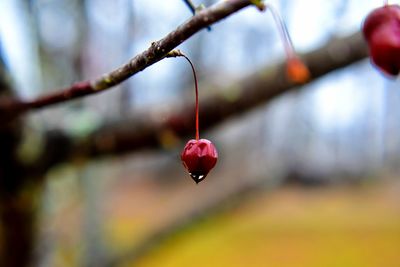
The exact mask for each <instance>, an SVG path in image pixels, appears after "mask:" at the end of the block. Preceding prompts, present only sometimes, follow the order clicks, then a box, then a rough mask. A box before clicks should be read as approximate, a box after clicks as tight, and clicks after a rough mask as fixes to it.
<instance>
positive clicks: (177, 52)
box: [166, 49, 200, 141]
mask: <svg viewBox="0 0 400 267" xmlns="http://www.w3.org/2000/svg"><path fill="white" fill-rule="evenodd" d="M166 57H184V58H185V59H186V61H187V62H189V64H190V67H191V68H192V72H193V78H194V89H195V93H196V107H195V114H196V115H195V116H196V140H197V141H198V140H199V139H200V134H199V88H198V84H197V75H196V70H195V68H194V65H193V63H192V61H190V59H189V58H188V57H187V56H186V55H185V54H183V53H182V52H181V51H180V50H178V49H177V50H172V51H171V52H169V53H168V54H167V55H166Z"/></svg>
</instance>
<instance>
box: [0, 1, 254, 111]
mask: <svg viewBox="0 0 400 267" xmlns="http://www.w3.org/2000/svg"><path fill="white" fill-rule="evenodd" d="M252 4H253V3H252V1H250V0H229V1H221V2H219V3H217V4H215V5H213V6H211V7H209V8H206V9H203V10H201V11H199V12H196V14H195V15H194V16H193V17H191V18H190V19H189V20H188V21H186V22H185V23H183V24H181V25H180V26H179V27H178V28H176V29H175V30H174V31H172V32H170V33H169V34H168V35H167V36H165V37H164V38H162V39H161V40H159V41H156V42H153V43H152V44H151V45H150V47H149V48H148V49H147V50H145V51H144V52H142V53H140V54H138V55H137V56H135V57H134V58H133V59H131V60H130V61H129V62H128V63H126V64H125V65H123V66H121V67H119V68H117V69H115V70H113V71H111V72H110V73H107V74H105V75H103V76H101V77H99V78H97V79H94V80H92V81H85V82H79V83H76V84H74V85H72V86H71V87H68V88H64V89H61V90H58V91H56V92H55V93H52V94H49V95H45V96H41V97H39V98H37V99H34V100H30V101H22V100H19V99H8V98H7V99H0V119H1V118H3V119H7V118H9V117H15V116H16V115H18V114H21V113H23V112H26V111H28V110H32V109H38V108H43V107H47V106H50V105H54V104H57V103H62V102H66V101H69V100H72V99H75V98H79V97H83V96H86V95H91V94H95V93H99V92H102V91H104V90H106V89H109V88H111V87H113V86H115V85H117V84H119V83H121V82H123V81H125V80H126V79H128V78H129V77H131V76H133V75H135V74H136V73H138V72H140V71H142V70H144V69H145V68H147V67H149V66H151V65H152V64H154V63H156V62H158V61H160V60H161V59H163V58H164V57H165V56H166V55H167V53H168V52H170V51H171V50H172V49H174V48H175V47H177V46H178V45H180V44H181V43H183V42H184V41H185V40H187V39H188V38H190V37H191V36H192V35H193V34H195V33H196V32H198V31H199V30H201V29H203V28H205V27H207V26H209V25H211V24H213V23H215V22H217V21H219V20H222V19H224V18H225V17H227V16H229V15H231V14H232V13H235V12H237V11H239V10H240V9H242V8H245V7H247V6H249V5H252Z"/></svg>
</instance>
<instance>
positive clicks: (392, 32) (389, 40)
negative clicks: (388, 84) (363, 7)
mask: <svg viewBox="0 0 400 267" xmlns="http://www.w3.org/2000/svg"><path fill="white" fill-rule="evenodd" d="M362 31H363V34H364V37H365V39H366V40H367V43H368V48H369V53H370V58H371V61H372V63H373V64H374V65H375V66H377V67H378V68H379V69H380V70H381V71H382V72H383V73H385V74H387V75H391V76H395V75H398V74H399V72H400V6H399V5H388V4H386V5H384V6H383V7H380V8H377V9H375V10H373V11H372V12H371V13H370V14H369V15H368V16H367V17H366V19H365V21H364V25H363V27H362Z"/></svg>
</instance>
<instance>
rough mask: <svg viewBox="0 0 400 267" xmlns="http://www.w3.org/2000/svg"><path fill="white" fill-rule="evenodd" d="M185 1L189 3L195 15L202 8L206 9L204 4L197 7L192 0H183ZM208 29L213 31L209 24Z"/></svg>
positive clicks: (188, 5)
mask: <svg viewBox="0 0 400 267" xmlns="http://www.w3.org/2000/svg"><path fill="white" fill-rule="evenodd" d="M183 2H184V3H185V4H186V5H187V7H188V8H189V9H190V11H191V12H192V14H193V16H194V15H195V14H196V12H198V11H199V10H201V9H204V5H200V6H199V7H197V8H196V6H195V5H194V4H193V2H192V1H191V0H183ZM207 30H208V31H211V27H210V26H207Z"/></svg>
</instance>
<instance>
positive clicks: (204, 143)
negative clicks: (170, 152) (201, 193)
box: [181, 139, 218, 183]
mask: <svg viewBox="0 0 400 267" xmlns="http://www.w3.org/2000/svg"><path fill="white" fill-rule="evenodd" d="M217 159H218V152H217V149H216V148H215V146H214V144H213V143H211V141H209V140H207V139H200V140H195V139H192V140H189V141H188V142H187V144H186V146H185V148H184V149H183V151H182V153H181V160H182V163H183V165H184V166H185V168H186V169H187V170H188V172H189V174H190V176H191V177H192V179H193V180H194V181H195V182H196V183H199V182H201V181H202V180H204V178H206V176H207V174H208V173H209V172H210V170H211V169H212V168H214V166H215V164H216V163H217Z"/></svg>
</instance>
